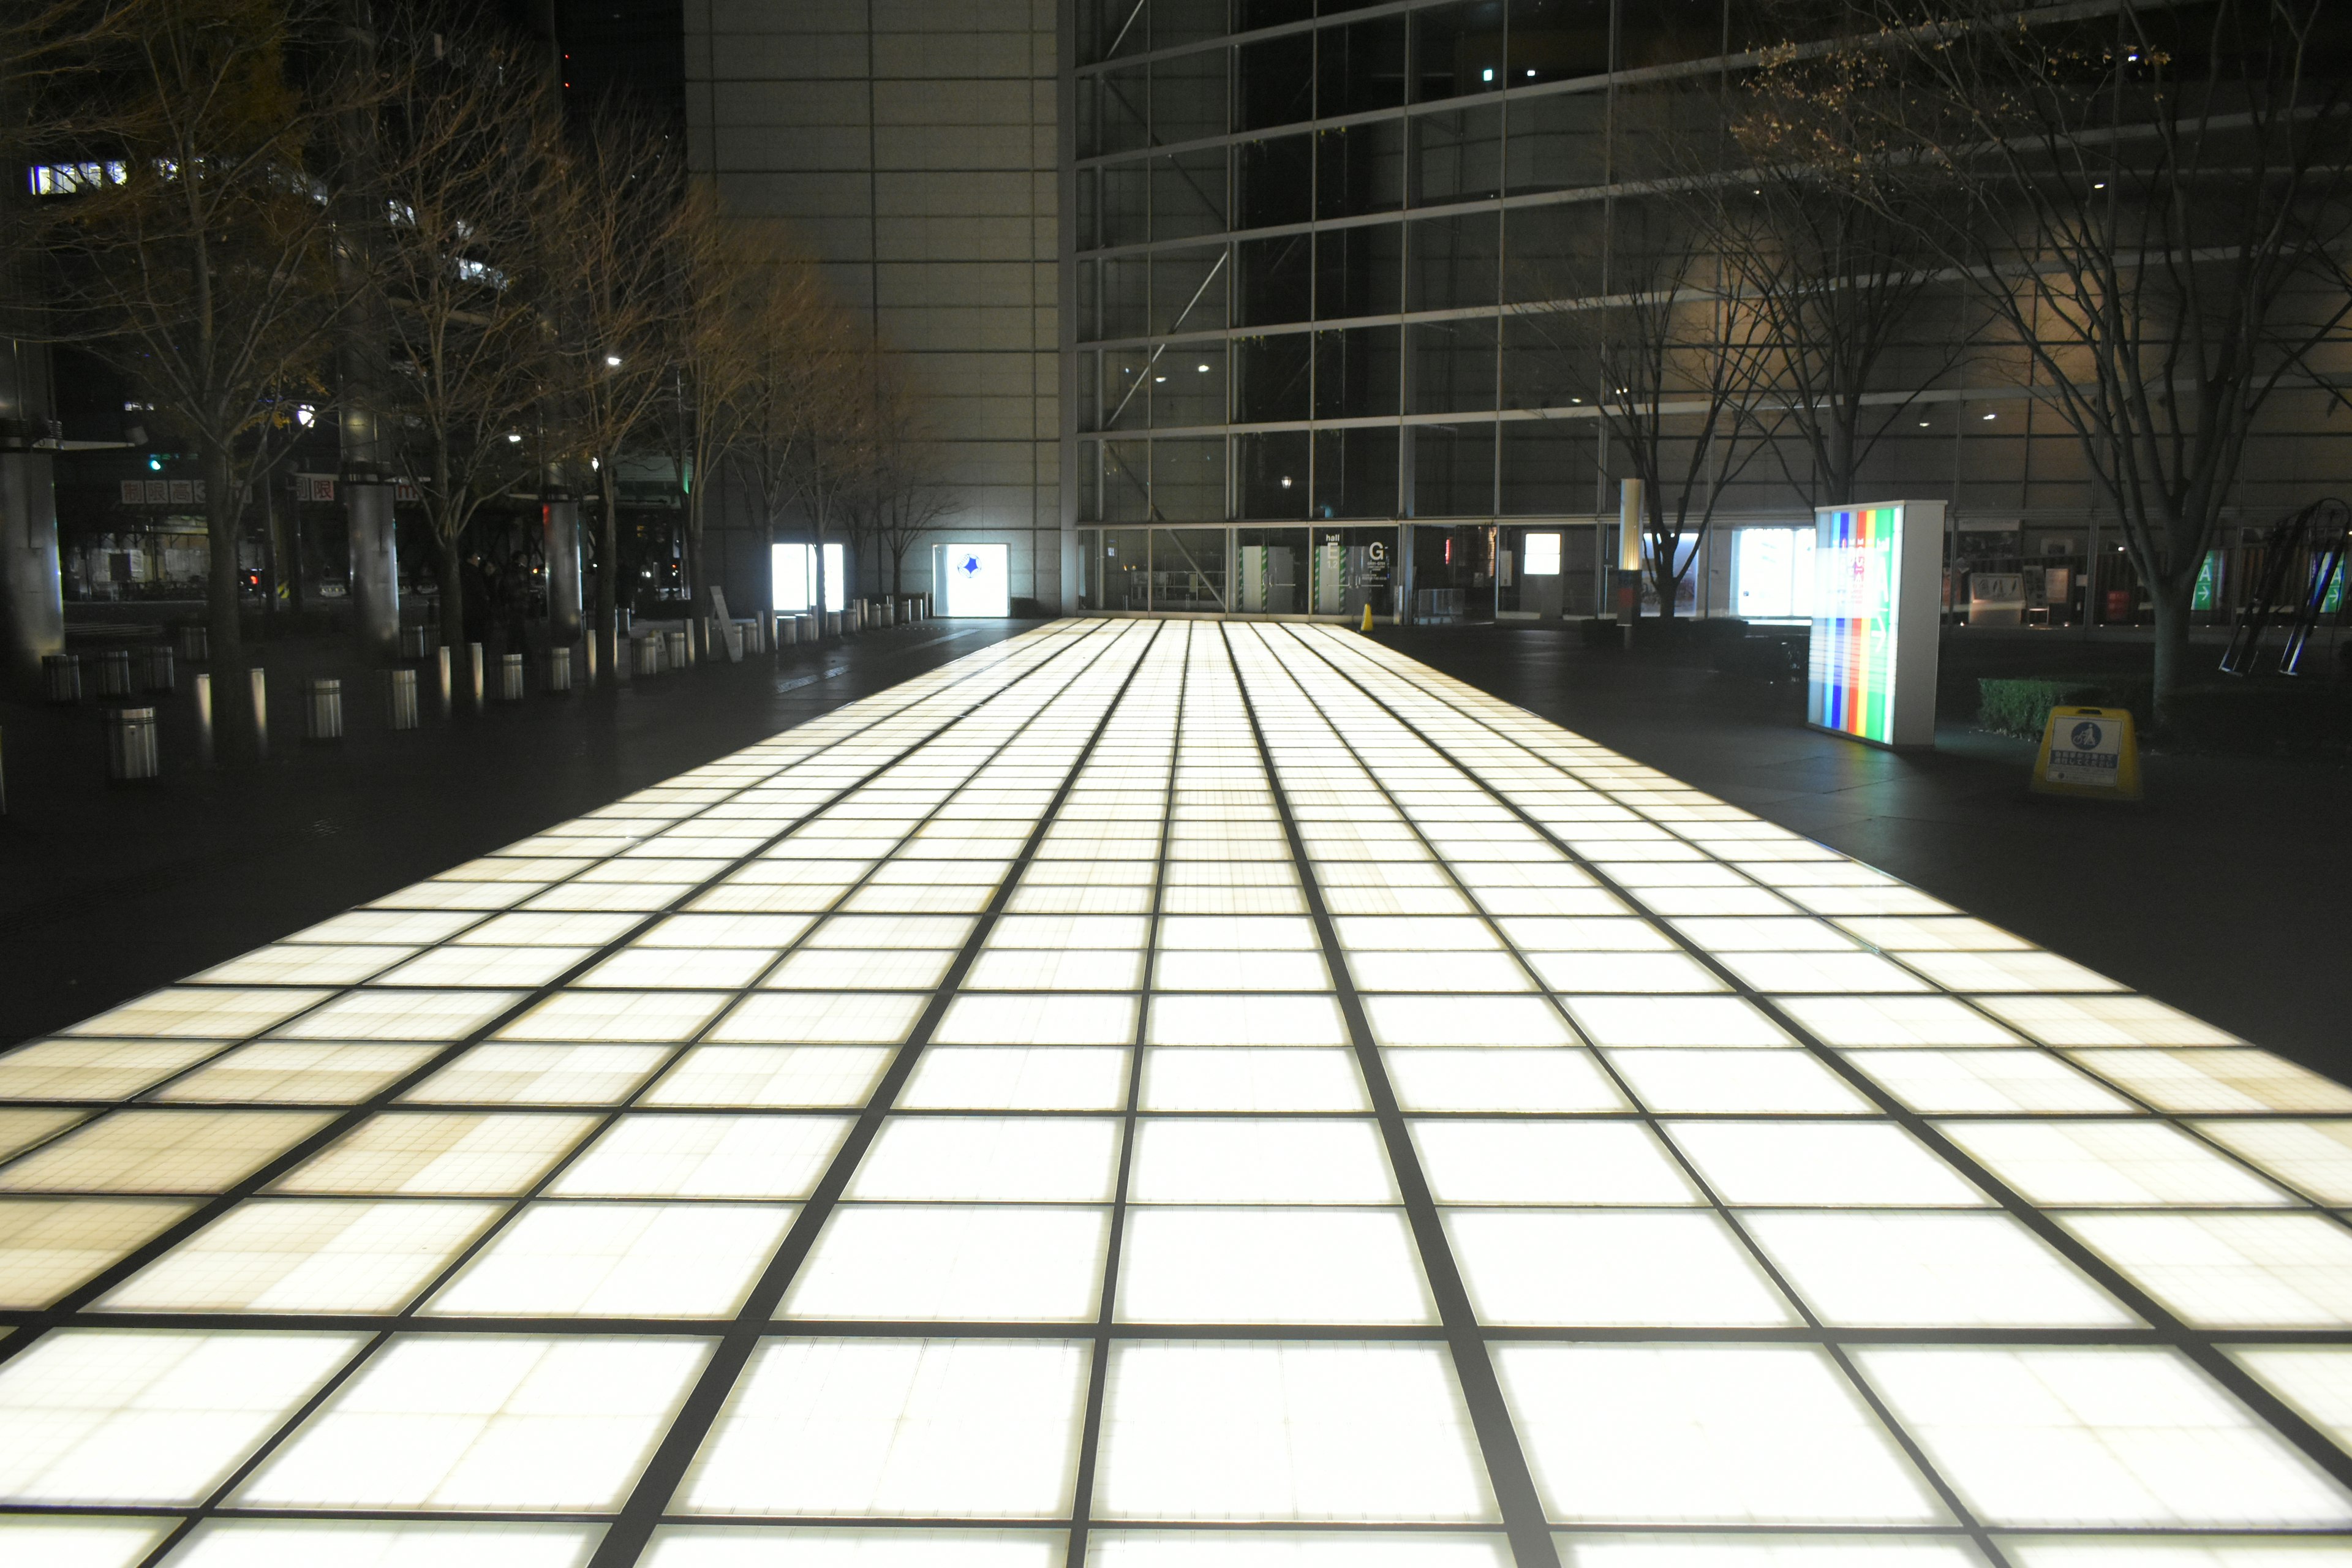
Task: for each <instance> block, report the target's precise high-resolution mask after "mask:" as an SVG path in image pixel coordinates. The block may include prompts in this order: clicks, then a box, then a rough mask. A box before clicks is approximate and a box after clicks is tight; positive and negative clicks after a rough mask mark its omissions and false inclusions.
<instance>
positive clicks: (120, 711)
mask: <svg viewBox="0 0 2352 1568" xmlns="http://www.w3.org/2000/svg"><path fill="white" fill-rule="evenodd" d="M161 773H163V767H162V764H161V761H160V759H159V758H158V757H157V756H156V753H155V710H153V709H152V708H116V709H111V710H109V711H108V713H107V715H106V776H107V777H108V778H110V779H112V780H113V781H114V782H115V783H117V784H135V783H137V782H138V781H139V780H141V779H152V778H155V777H157V776H158V775H160V774H161Z"/></svg>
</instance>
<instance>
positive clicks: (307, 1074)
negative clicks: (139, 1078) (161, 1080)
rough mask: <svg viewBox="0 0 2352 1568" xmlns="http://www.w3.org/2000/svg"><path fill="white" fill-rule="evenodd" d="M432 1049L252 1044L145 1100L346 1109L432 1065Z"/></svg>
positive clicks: (303, 1042) (282, 1042)
mask: <svg viewBox="0 0 2352 1568" xmlns="http://www.w3.org/2000/svg"><path fill="white" fill-rule="evenodd" d="M437 1049H438V1047H434V1046H393V1045H328V1044H325V1043H323V1042H312V1041H308V1040H256V1041H255V1042H254V1043H253V1044H251V1045H247V1046H239V1047H236V1049H234V1050H232V1051H229V1052H228V1053H226V1055H224V1056H219V1057H215V1058H213V1059H212V1060H211V1061H209V1062H206V1063H205V1065H204V1066H203V1067H200V1068H196V1069H195V1070H194V1072H191V1073H189V1074H187V1075H186V1076H184V1077H182V1078H177V1079H173V1080H172V1081H171V1082H170V1083H167V1084H165V1085H164V1086H163V1088H162V1089H157V1090H155V1091H154V1092H153V1094H152V1095H151V1096H150V1099H151V1100H161V1101H184V1102H187V1103H191V1104H200V1103H211V1104H237V1103H242V1104H248V1105H271V1104H311V1105H349V1104H352V1103H353V1102H355V1101H358V1100H365V1099H367V1098H369V1097H370V1096H371V1095H373V1094H376V1093H378V1092H380V1091H381V1090H383V1089H388V1088H390V1087H391V1086H392V1085H393V1084H394V1083H396V1082H398V1081H399V1080H400V1079H404V1078H405V1077H407V1076H408V1075H409V1074H410V1073H413V1072H415V1070H416V1069H417V1068H421V1067H423V1066H424V1065H425V1063H427V1062H429V1061H431V1060H432V1059H433V1058H434V1056H435V1054H436V1051H437Z"/></svg>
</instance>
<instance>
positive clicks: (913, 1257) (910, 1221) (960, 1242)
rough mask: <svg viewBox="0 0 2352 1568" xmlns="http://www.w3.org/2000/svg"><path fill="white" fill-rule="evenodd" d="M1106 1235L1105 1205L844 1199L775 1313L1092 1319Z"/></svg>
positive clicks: (903, 1318) (896, 1318)
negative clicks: (900, 1202) (850, 1201)
mask: <svg viewBox="0 0 2352 1568" xmlns="http://www.w3.org/2000/svg"><path fill="white" fill-rule="evenodd" d="M1109 1237H1110V1216H1109V1214H1108V1211H1107V1210H1105V1209H1100V1208H1042V1207H1039V1208H1024V1207H1013V1206H1010V1205H990V1204H940V1205H896V1204H844V1205H841V1206H840V1207H838V1208H836V1209H835V1210H834V1212H833V1216H832V1217H831V1218H830V1219H828V1220H826V1221H825V1226H824V1233H823V1234H822V1235H820V1236H819V1237H817V1239H816V1245H815V1247H813V1248H812V1249H811V1250H810V1252H809V1256H808V1261H806V1262H805V1263H803V1265H802V1266H801V1268H800V1271H799V1273H797V1274H796V1275H794V1276H793V1286H792V1289H791V1290H790V1292H788V1293H787V1294H786V1295H785V1297H784V1300H783V1305H782V1307H781V1308H779V1309H778V1310H777V1312H776V1316H778V1317H779V1318H800V1319H827V1320H842V1321H846V1320H853V1319H863V1320H866V1321H882V1322H921V1321H929V1322H951V1323H979V1322H1040V1323H1042V1322H1056V1323H1067V1322H1092V1321H1094V1318H1095V1314H1096V1312H1097V1310H1098V1303H1099V1301H1100V1298H1101V1295H1102V1275H1103V1253H1104V1251H1105V1249H1106V1247H1108V1242H1109Z"/></svg>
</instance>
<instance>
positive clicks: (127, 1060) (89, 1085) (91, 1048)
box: [0, 1039, 227, 1100]
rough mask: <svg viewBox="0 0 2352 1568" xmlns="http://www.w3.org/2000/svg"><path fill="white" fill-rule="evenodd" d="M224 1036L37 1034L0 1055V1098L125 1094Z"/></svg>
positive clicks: (196, 1057) (180, 1068)
mask: <svg viewBox="0 0 2352 1568" xmlns="http://www.w3.org/2000/svg"><path fill="white" fill-rule="evenodd" d="M226 1043H227V1042H226V1041H223V1040H84V1039H65V1040H36V1041H34V1042H33V1043H32V1044H31V1045H26V1046H19V1047H16V1049H15V1050H13V1051H10V1052H8V1053H7V1055H5V1056H0V1100H127V1099H129V1098H130V1097H131V1096H132V1095H134V1094H136V1093H138V1092H139V1091H140V1090H141V1089H145V1088H147V1087H148V1086H150V1085H151V1084H156V1083H160V1082H162V1081H163V1079H167V1078H169V1077H171V1076H172V1075H173V1073H176V1072H184V1071H186V1070H187V1069H188V1068H191V1067H194V1065H195V1064H196V1063H198V1062H200V1061H202V1060H204V1059H205V1058H206V1057H208V1056H211V1055H212V1054H214V1053H215V1051H218V1050H220V1049H222V1048H223V1047H224V1046H226Z"/></svg>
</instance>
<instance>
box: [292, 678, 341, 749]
mask: <svg viewBox="0 0 2352 1568" xmlns="http://www.w3.org/2000/svg"><path fill="white" fill-rule="evenodd" d="M302 685H303V693H302V738H303V739H304V740H306V741H340V740H341V739H342V738H343V683H342V681H341V680H340V679H337V678H335V677H333V676H331V675H321V676H314V677H312V678H311V679H309V680H306V681H304V682H303V683H302Z"/></svg>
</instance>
